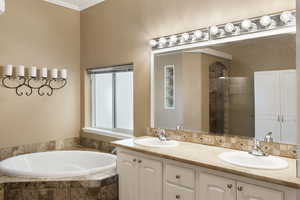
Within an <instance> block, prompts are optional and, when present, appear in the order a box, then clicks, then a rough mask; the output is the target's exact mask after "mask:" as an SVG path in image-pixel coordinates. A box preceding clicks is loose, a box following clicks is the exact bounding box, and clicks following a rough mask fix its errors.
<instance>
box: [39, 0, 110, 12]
mask: <svg viewBox="0 0 300 200" xmlns="http://www.w3.org/2000/svg"><path fill="white" fill-rule="evenodd" d="M44 1H46V2H48V3H52V4H55V5H58V6H62V7H65V8H69V9H72V10H76V11H82V10H85V9H87V8H89V7H91V6H94V5H96V4H98V3H101V2H103V1H105V0H90V1H89V2H86V3H81V4H80V5H75V4H71V3H66V2H64V1H61V0H44Z"/></svg>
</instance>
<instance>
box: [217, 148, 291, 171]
mask: <svg viewBox="0 0 300 200" xmlns="http://www.w3.org/2000/svg"><path fill="white" fill-rule="evenodd" d="M219 158H220V159H221V160H223V161H225V162H227V163H230V164H234V165H237V166H241V167H248V168H256V169H273V170H274V169H284V168H287V167H288V163H287V162H286V161H285V160H283V159H281V158H278V157H275V156H254V155H251V154H249V153H248V152H242V151H231V152H224V153H221V154H219Z"/></svg>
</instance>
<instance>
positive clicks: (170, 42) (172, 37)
mask: <svg viewBox="0 0 300 200" xmlns="http://www.w3.org/2000/svg"><path fill="white" fill-rule="evenodd" d="M177 41H178V38H177V35H172V36H171V37H170V40H169V45H170V46H173V45H174V44H175V43H176V42H177Z"/></svg>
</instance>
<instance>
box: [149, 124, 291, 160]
mask: <svg viewBox="0 0 300 200" xmlns="http://www.w3.org/2000/svg"><path fill="white" fill-rule="evenodd" d="M166 133H167V135H168V137H170V138H171V139H173V140H178V141H182V142H191V143H197V144H205V145H211V146H218V147H224V148H229V149H234V150H241V151H250V150H251V148H252V145H253V138H249V137H243V136H231V135H214V134H207V133H200V132H192V131H173V130H166ZM147 135H148V136H156V135H157V129H152V128H151V129H148V132H147ZM261 144H262V147H263V149H264V150H265V151H266V152H268V153H269V154H271V155H274V156H282V157H287V158H292V159H296V158H297V145H292V144H282V143H265V142H261Z"/></svg>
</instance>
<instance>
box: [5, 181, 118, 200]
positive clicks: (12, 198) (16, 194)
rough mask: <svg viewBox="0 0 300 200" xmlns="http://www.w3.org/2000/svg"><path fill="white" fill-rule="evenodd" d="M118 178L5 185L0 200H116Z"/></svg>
mask: <svg viewBox="0 0 300 200" xmlns="http://www.w3.org/2000/svg"><path fill="white" fill-rule="evenodd" d="M117 185H118V176H117V175H114V176H111V177H107V178H105V179H102V180H89V181H83V180H82V181H81V180H77V181H60V182H59V181H57V182H22V183H6V184H4V187H3V190H5V196H4V195H3V199H0V200H27V199H28V200H118V186H117Z"/></svg>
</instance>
